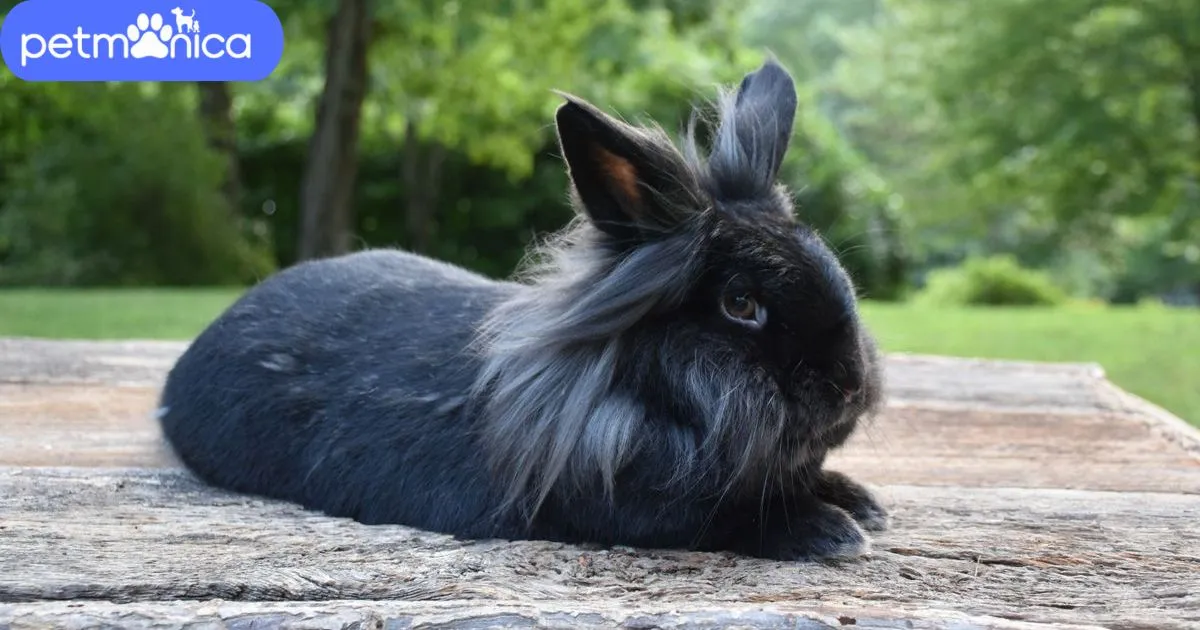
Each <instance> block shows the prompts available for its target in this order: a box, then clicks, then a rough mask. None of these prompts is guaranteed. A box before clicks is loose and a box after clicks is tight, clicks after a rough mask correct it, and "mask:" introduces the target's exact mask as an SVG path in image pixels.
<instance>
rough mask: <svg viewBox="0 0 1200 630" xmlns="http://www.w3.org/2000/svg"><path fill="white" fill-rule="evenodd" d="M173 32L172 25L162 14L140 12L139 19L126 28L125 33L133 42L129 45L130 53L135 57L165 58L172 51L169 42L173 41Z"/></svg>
mask: <svg viewBox="0 0 1200 630" xmlns="http://www.w3.org/2000/svg"><path fill="white" fill-rule="evenodd" d="M172 34H173V33H172V31H171V25H170V24H166V23H165V22H164V21H163V17H162V15H159V14H158V13H155V14H153V15H146V14H145V13H139V14H138V16H137V21H136V22H134V23H133V24H130V25H129V28H127V29H125V35H126V36H127V37H129V41H130V42H132V44H133V45H132V46H130V47H129V55H130V56H131V57H133V58H134V59H145V58H146V57H152V58H154V59H165V58H166V56H167V54H168V53H169V52H170V51H169V50H168V49H167V42H169V41H171V35H172Z"/></svg>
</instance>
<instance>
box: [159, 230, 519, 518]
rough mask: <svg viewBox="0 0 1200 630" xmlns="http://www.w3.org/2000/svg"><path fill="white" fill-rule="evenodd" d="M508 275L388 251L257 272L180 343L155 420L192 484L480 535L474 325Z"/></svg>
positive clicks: (482, 489) (506, 290) (482, 493)
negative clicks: (252, 282) (255, 280)
mask: <svg viewBox="0 0 1200 630" xmlns="http://www.w3.org/2000/svg"><path fill="white" fill-rule="evenodd" d="M515 290H517V286H516V285H513V284H508V283H501V282H495V281H492V280H490V279H487V278H484V277H482V276H478V275H475V274H473V273H471V272H468V271H466V270H463V269H461V268H458V267H454V266H451V265H448V264H445V263H441V262H438V261H434V260H430V259H428V258H424V257H421V256H417V255H413V254H408V253H404V252H399V251H394V250H369V251H366V252H359V253H355V254H350V255H346V256H341V257H338V258H330V259H324V260H318V261H311V262H307V263H302V264H299V265H296V266H294V267H291V268H289V269H286V270H284V271H281V272H280V273H278V274H276V275H275V276H273V277H271V278H268V279H267V280H265V281H263V282H262V283H260V284H259V285H258V286H256V287H254V288H253V289H251V290H249V291H247V293H246V294H245V295H244V296H243V297H242V298H241V299H239V300H238V301H237V302H236V303H235V304H234V305H232V306H231V307H230V308H229V309H228V310H227V311H226V312H225V313H223V314H222V315H221V316H220V317H219V318H217V319H216V320H215V321H214V322H213V323H212V324H211V325H210V326H209V327H208V328H207V329H206V330H204V331H203V332H202V333H201V334H200V335H199V336H198V337H197V338H196V339H195V341H194V342H193V343H192V344H191V346H190V347H189V348H188V349H187V351H186V352H185V353H184V354H183V356H182V357H181V358H180V359H179V361H178V362H177V364H176V366H175V367H174V368H173V369H172V370H171V372H170V373H169V375H168V377H167V381H166V384H165V386H164V389H163V394H162V399H161V408H160V410H159V415H160V422H161V424H162V427H163V430H164V433H165V435H166V437H167V439H168V441H169V442H170V443H171V445H172V446H173V448H174V450H175V452H176V453H177V454H178V455H179V457H180V459H181V460H182V461H183V462H184V463H185V464H186V465H187V466H188V467H189V468H190V469H191V470H193V471H194V472H195V473H197V474H198V475H199V476H200V477H202V478H203V479H205V480H206V481H208V482H210V483H212V484H214V485H217V486H221V487H224V488H228V489H231V490H236V491H241V492H248V493H253V494H258V495H263V496H270V497H275V498H281V499H287V500H292V501H296V502H298V503H301V504H303V505H305V506H307V507H310V508H314V509H319V510H324V511H326V512H328V513H330V514H333V515H336V516H349V517H352V518H356V519H359V520H362V521H364V522H402V523H407V524H411V525H415V526H420V527H428V528H432V529H438V530H451V531H462V532H464V533H467V534H477V535H486V534H487V533H488V532H487V531H478V532H476V531H471V530H472V529H480V528H482V529H484V530H487V529H488V527H489V526H487V525H486V521H485V520H484V519H483V517H482V514H483V512H484V511H485V510H486V509H487V508H488V507H489V506H490V505H491V503H492V502H493V499H492V494H493V492H492V489H491V488H490V486H489V483H488V479H487V475H485V474H484V473H483V470H482V468H481V464H480V462H481V458H480V457H479V453H478V452H477V450H476V449H475V447H474V442H473V440H472V439H471V438H470V437H469V436H468V435H467V434H468V431H469V428H470V424H471V421H472V415H471V412H470V411H469V410H468V409H467V406H466V402H467V398H466V392H467V389H468V388H469V387H470V385H471V383H472V380H473V377H474V375H475V373H476V371H477V368H478V362H477V360H476V359H474V358H473V357H472V356H471V354H470V352H469V351H468V348H467V346H468V344H469V343H470V342H471V340H472V336H473V330H474V326H475V325H476V324H477V323H478V322H479V321H480V320H481V319H482V317H483V316H484V314H485V313H486V311H487V310H488V309H489V308H491V307H492V306H493V305H494V304H495V303H496V302H497V301H499V300H501V299H503V298H504V297H505V296H506V295H509V294H510V293H511V292H512V291H515Z"/></svg>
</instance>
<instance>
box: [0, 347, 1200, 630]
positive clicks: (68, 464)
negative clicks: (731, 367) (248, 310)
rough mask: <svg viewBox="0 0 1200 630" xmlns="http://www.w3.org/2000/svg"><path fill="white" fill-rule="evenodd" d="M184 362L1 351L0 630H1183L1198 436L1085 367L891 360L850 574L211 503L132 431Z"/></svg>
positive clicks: (151, 436) (1193, 561)
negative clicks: (868, 520) (866, 550)
mask: <svg viewBox="0 0 1200 630" xmlns="http://www.w3.org/2000/svg"><path fill="white" fill-rule="evenodd" d="M185 347H186V345H185V344H184V343H178V342H176V343H163V342H141V341H135V342H117V343H110V342H49V341H41V340H30V339H0V630H8V629H9V628H14V629H15V628H44V627H70V628H84V627H136V628H151V627H153V628H184V627H188V628H193V627H195V628H200V627H237V628H328V627H346V628H351V627H353V628H484V627H488V628H490V627H519V628H526V627H528V628H535V627H536V628H568V627H626V628H652V627H653V628H725V627H746V628H835V627H845V626H849V625H854V626H864V627H876V628H946V629H950V628H955V629H959V630H966V629H971V630H974V629H976V628H995V629H997V630H999V629H1005V630H1007V629H1010V628H1011V629H1014V630H1015V629H1018V628H1061V629H1066V628H1073V629H1076V628H1078V629H1082V628H1091V629H1095V628H1113V629H1116V628H1121V629H1133V628H1139V629H1140V628H1146V629H1149V628H1164V629H1174V628H1200V433H1198V432H1197V431H1196V430H1195V429H1194V428H1193V427H1191V426H1189V425H1187V424H1185V423H1183V422H1182V421H1180V420H1179V419H1177V418H1174V417H1173V416H1171V415H1170V414H1169V413H1167V412H1165V411H1163V410H1161V409H1159V408H1157V407H1155V406H1153V405H1150V404H1149V403H1146V402H1145V401H1143V400H1141V399H1139V398H1137V397H1135V396H1131V395H1129V394H1127V393H1125V392H1123V391H1121V390H1120V389H1119V388H1117V387H1114V386H1113V385H1112V384H1111V383H1109V382H1108V381H1107V380H1105V379H1104V376H1103V373H1102V372H1101V371H1100V370H1099V369H1098V368H1096V367H1095V366H1091V365H1061V364H1036V363H1023V362H997V361H978V360H966V359H949V358H940V357H921V356H899V355H893V356H889V357H888V359H887V368H886V369H887V377H888V381H889V394H890V395H889V404H888V407H887V409H886V411H885V413H884V414H882V416H881V417H880V418H878V419H877V420H876V421H875V422H874V423H873V424H872V425H870V426H868V427H866V428H865V429H864V430H863V431H862V432H860V433H859V434H858V435H857V436H856V437H855V438H854V440H853V441H852V443H851V444H850V445H849V447H848V448H846V449H845V450H844V451H842V452H840V453H838V454H837V455H836V456H835V457H834V458H833V461H832V462H831V465H832V466H835V467H837V468H839V469H841V470H845V471H847V472H850V473H852V474H853V475H855V476H856V477H858V478H859V479H862V480H864V481H866V482H868V483H871V484H873V485H875V486H876V488H877V490H878V492H879V494H880V498H881V499H882V500H883V502H884V503H885V504H886V505H887V506H888V507H889V508H890V509H891V510H892V511H893V514H894V524H893V528H892V530H891V531H889V532H887V533H885V534H882V535H877V536H874V552H873V554H872V556H871V557H870V558H869V559H866V560H863V561H860V562H850V563H843V564H790V563H775V562H769V561H764V560H755V559H749V558H742V557H737V556H733V555H729V554H698V553H697V554H692V553H683V552H672V551H658V550H643V549H626V548H614V549H608V550H604V549H592V548H582V547H572V546H566V545H555V544H549V543H541V542H521V543H517V542H504V541H475V542H470V541H456V540H453V539H451V538H448V537H445V536H441V535H437V534H431V533H428V532H421V531H418V530H413V529H410V528H405V527H400V526H374V527H368V526H363V525H359V524H357V523H354V522H352V521H349V520H347V519H336V518H329V517H325V516H323V515H320V514H317V513H312V512H309V511H305V510H302V509H300V508H298V507H297V506H294V505H291V504H287V503H282V502H275V501H269V500H261V499H258V498H255V497H246V496H239V495H233V494H229V493H225V492H222V491H217V490H214V489H211V488H207V487H205V486H203V485H202V484H200V483H198V482H196V481H195V480H194V479H193V478H192V477H191V476H190V475H189V474H188V473H186V472H185V471H183V470H181V469H180V468H179V466H178V464H177V462H176V461H175V460H174V458H173V457H172V456H171V455H170V453H169V450H168V449H166V448H165V446H164V445H163V443H162V441H161V438H160V436H159V433H158V429H157V426H156V425H155V423H154V420H153V411H154V408H155V406H156V404H155V402H156V396H157V391H158V387H159V386H160V384H161V382H162V378H163V376H164V375H165V373H166V370H167V369H169V367H170V365H171V364H172V362H173V361H174V359H175V357H177V356H178V354H179V353H180V352H181V351H182V350H183V349H184V348H185Z"/></svg>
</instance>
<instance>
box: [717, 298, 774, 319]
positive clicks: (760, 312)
mask: <svg viewBox="0 0 1200 630" xmlns="http://www.w3.org/2000/svg"><path fill="white" fill-rule="evenodd" d="M721 310H723V311H725V316H726V317H728V318H729V319H732V320H734V321H737V322H738V323H742V324H750V325H752V326H754V327H756V328H757V327H761V326H762V325H763V324H765V323H766V322H767V309H766V308H765V307H764V306H762V305H761V304H759V303H758V300H755V299H754V298H753V297H752V296H750V295H747V294H745V293H740V294H739V293H733V294H726V295H725V296H724V297H723V298H722V299H721Z"/></svg>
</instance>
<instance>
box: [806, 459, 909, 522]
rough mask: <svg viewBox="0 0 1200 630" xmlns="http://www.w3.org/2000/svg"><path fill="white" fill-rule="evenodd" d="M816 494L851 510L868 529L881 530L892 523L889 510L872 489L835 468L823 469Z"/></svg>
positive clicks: (824, 499)
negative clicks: (878, 499) (876, 497)
mask: <svg viewBox="0 0 1200 630" xmlns="http://www.w3.org/2000/svg"><path fill="white" fill-rule="evenodd" d="M815 494H816V495H817V498H819V499H821V500H822V501H825V502H827V503H831V504H833V505H836V506H838V507H840V508H842V509H843V510H846V511H847V512H849V513H850V516H852V517H854V520H856V521H858V524H859V525H861V526H862V528H863V529H865V530H867V531H870V532H881V531H884V530H886V529H887V528H888V526H889V525H890V524H891V519H890V517H889V516H888V512H887V510H885V509H883V506H882V505H879V501H876V500H875V495H874V494H872V493H871V491H870V490H867V488H866V487H865V486H863V485H862V484H860V483H858V482H857V481H854V480H853V479H851V478H849V477H847V476H846V475H844V474H842V473H840V472H837V471H835V470H824V471H821V476H820V478H819V479H818V480H817V486H816V493H815Z"/></svg>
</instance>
